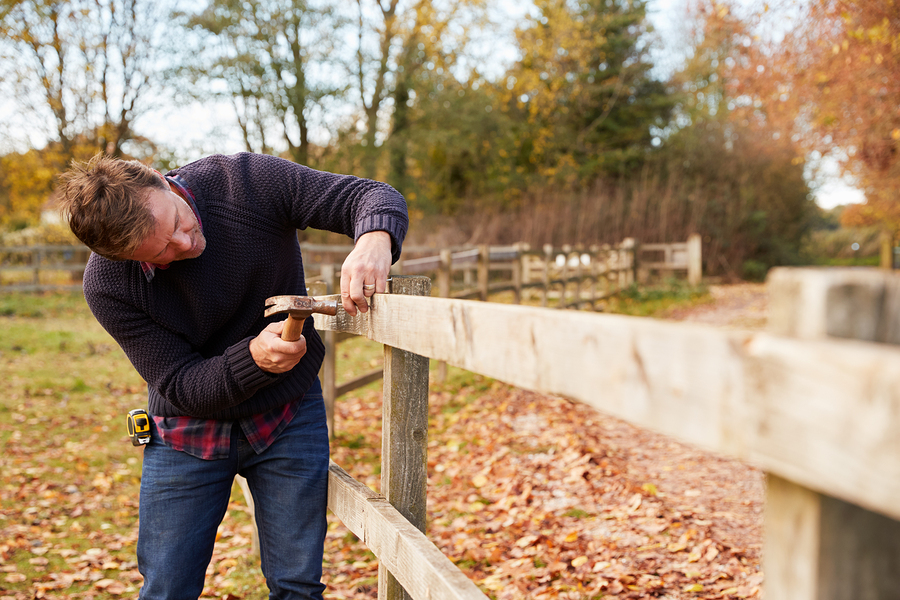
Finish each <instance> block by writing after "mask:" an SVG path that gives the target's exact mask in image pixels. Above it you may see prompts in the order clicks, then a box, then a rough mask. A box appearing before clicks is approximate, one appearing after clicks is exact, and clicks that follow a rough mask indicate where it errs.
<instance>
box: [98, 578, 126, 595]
mask: <svg viewBox="0 0 900 600" xmlns="http://www.w3.org/2000/svg"><path fill="white" fill-rule="evenodd" d="M94 587H95V588H97V589H98V590H103V591H104V592H106V593H108V594H112V595H114V596H118V595H120V594H124V593H125V589H126V588H125V584H124V583H122V582H121V581H116V580H115V579H101V580H99V581H95V582H94Z"/></svg>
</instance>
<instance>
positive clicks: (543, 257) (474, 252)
mask: <svg viewBox="0 0 900 600" xmlns="http://www.w3.org/2000/svg"><path fill="white" fill-rule="evenodd" d="M303 248H304V249H303V252H304V262H305V265H306V270H307V273H308V275H307V281H308V282H310V283H309V286H310V288H309V289H310V293H311V294H312V295H321V294H329V293H333V292H335V291H337V288H338V285H339V284H338V275H339V265H340V264H341V262H343V260H344V258H345V257H346V255H347V254H349V252H350V250H352V246H323V245H309V246H304V247H303ZM435 252H436V251H435V249H433V248H423V247H415V246H413V247H410V248H406V249H404V256H403V257H401V260H400V261H399V262H398V263H397V264H396V265H395V266H394V269H393V273H394V274H396V275H399V274H407V275H410V274H418V275H423V274H424V275H429V276H431V277H432V278H433V280H434V281H436V284H437V285H436V286H435V289H434V290H433V291H432V295H437V296H438V297H442V298H458V299H466V298H477V299H479V300H482V301H487V300H488V299H489V298H490V297H491V295H494V294H499V293H503V292H510V291H511V292H512V293H513V297H512V301H513V303H514V304H520V303H521V302H523V301H524V300H525V295H526V294H527V293H530V292H532V291H534V290H537V293H539V295H540V304H541V306H553V307H555V308H577V309H585V308H587V309H598V308H601V307H602V304H601V302H602V301H603V300H605V299H608V298H610V297H612V296H614V295H616V294H618V293H619V292H621V290H622V289H624V288H626V287H627V286H629V285H631V284H633V283H635V281H636V279H637V278H638V277H640V278H641V279H642V280H646V279H647V278H648V276H649V273H650V272H651V271H663V272H666V273H673V272H675V271H679V270H684V271H685V272H686V273H687V276H688V279H689V281H690V282H691V283H693V284H695V285H696V284H699V283H700V275H701V255H700V237H699V236H697V235H693V236H691V238H690V239H689V240H688V242H684V243H674V244H650V245H643V246H641V245H639V244H637V243H635V242H634V240H630V239H628V240H624V241H623V242H622V243H620V244H617V245H615V246H610V245H605V246H592V247H588V248H581V247H576V246H562V247H558V248H557V247H553V246H550V245H545V246H543V247H542V248H540V249H539V250H533V249H531V248H530V247H529V246H528V245H527V244H514V245H511V246H478V247H466V248H445V249H442V250H440V251H437V254H435ZM654 252H662V256H661V257H656V259H655V262H647V263H646V264H645V263H644V262H642V261H643V258H641V257H642V256H653V253H654ZM408 256H413V258H407V257H408ZM638 265H643V266H642V267H640V269H641V270H640V272H639V271H638ZM317 270H318V276H316V275H315V273H316V271H317ZM323 337H324V338H325V346H326V349H327V350H328V352H327V354H326V359H325V363H324V364H323V368H322V372H321V379H322V387H323V393H324V396H325V405H326V408H327V411H328V423H329V431H330V432H332V434H333V433H334V402H335V400H336V399H337V398H339V397H340V396H342V395H343V394H346V393H348V392H351V391H353V390H356V389H358V388H360V387H362V386H365V385H368V384H370V383H372V382H374V381H377V380H378V379H380V378H381V370H380V369H376V370H373V371H371V372H368V373H363V374H361V375H359V376H358V377H356V378H354V379H352V380H350V381H347V382H345V383H343V384H341V385H337V383H336V382H335V363H334V354H335V353H334V352H333V351H332V350H333V349H334V348H336V345H337V344H338V343H340V342H341V341H342V340H343V339H346V337H341V336H340V335H335V334H334V333H333V332H326V333H325V335H324V336H323ZM445 376H446V364H445V363H443V362H441V363H439V365H438V378H439V379H440V380H443V378H444V377H445Z"/></svg>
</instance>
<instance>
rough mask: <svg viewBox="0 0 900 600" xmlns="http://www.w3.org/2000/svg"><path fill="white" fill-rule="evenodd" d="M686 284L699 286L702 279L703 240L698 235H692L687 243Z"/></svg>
mask: <svg viewBox="0 0 900 600" xmlns="http://www.w3.org/2000/svg"><path fill="white" fill-rule="evenodd" d="M687 260H688V275H687V277H688V283H689V284H690V285H700V281H701V280H702V279H703V239H702V238H701V237H700V234H699V233H692V234H691V235H690V236H689V237H688V241H687Z"/></svg>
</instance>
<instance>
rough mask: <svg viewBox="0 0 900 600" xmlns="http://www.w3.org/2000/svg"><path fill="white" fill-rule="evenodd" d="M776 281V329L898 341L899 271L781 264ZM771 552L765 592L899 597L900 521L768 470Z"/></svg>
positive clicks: (793, 596)
mask: <svg viewBox="0 0 900 600" xmlns="http://www.w3.org/2000/svg"><path fill="white" fill-rule="evenodd" d="M768 288H769V294H770V307H769V312H770V314H769V329H770V331H772V332H773V333H776V334H778V335H785V336H793V337H798V338H804V339H816V338H824V337H826V336H832V337H841V338H852V339H858V340H866V341H870V342H886V343H890V344H898V343H900V276H896V275H890V274H889V273H886V272H884V271H878V270H874V269H873V270H865V271H850V270H846V269H823V270H820V271H814V270H811V269H803V270H788V269H776V270H774V271H773V272H772V274H771V275H770V277H769V282H768ZM809 418H814V416H813V415H809ZM823 460H826V458H825V457H824V456H823ZM763 560H764V572H765V577H766V580H765V591H766V598H767V600H845V599H848V598H853V599H854V600H889V599H890V600H897V599H898V598H900V521H896V520H894V519H891V518H889V517H886V516H884V515H881V514H878V513H875V512H872V511H869V510H866V509H865V508H862V507H860V506H856V505H854V504H850V503H848V502H845V501H843V500H840V499H838V498H833V497H830V496H827V495H825V494H821V493H818V492H816V491H814V490H811V489H809V488H806V487H804V486H802V485H800V484H798V483H795V482H793V481H789V480H787V479H783V478H781V477H778V476H775V475H772V474H768V475H767V490H766V546H765V551H764V555H763Z"/></svg>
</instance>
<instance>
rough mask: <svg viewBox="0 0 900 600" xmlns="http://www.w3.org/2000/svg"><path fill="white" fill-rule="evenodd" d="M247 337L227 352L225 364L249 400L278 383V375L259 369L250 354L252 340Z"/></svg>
mask: <svg viewBox="0 0 900 600" xmlns="http://www.w3.org/2000/svg"><path fill="white" fill-rule="evenodd" d="M252 339H253V338H252V337H247V338H244V339H243V340H241V341H240V342H238V343H237V344H234V345H233V346H230V347H229V348H228V349H227V350H225V363H226V365H227V366H228V370H229V371H230V372H231V376H232V377H233V378H234V381H235V383H237V385H238V386H239V387H240V389H241V391H242V392H243V393H244V394H245V395H246V397H247V398H249V397H250V396H252V395H253V394H254V393H256V391H257V390H259V389H260V388H262V387H265V386H267V385H269V384H270V383H274V382H275V381H278V379H279V378H280V376H279V375H278V374H276V373H267V372H265V371H263V370H262V369H260V368H259V365H257V364H256V361H254V360H253V356H252V355H251V354H250V340H252Z"/></svg>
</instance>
